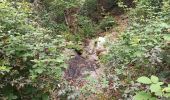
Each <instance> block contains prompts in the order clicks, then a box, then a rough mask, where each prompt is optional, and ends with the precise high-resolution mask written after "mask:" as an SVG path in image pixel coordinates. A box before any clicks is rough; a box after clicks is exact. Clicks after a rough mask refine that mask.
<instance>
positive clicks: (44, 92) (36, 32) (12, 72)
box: [0, 0, 66, 100]
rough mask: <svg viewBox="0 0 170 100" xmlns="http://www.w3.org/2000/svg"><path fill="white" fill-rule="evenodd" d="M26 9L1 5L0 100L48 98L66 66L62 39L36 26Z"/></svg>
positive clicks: (16, 4)
mask: <svg viewBox="0 0 170 100" xmlns="http://www.w3.org/2000/svg"><path fill="white" fill-rule="evenodd" d="M29 7H30V6H29V4H28V3H27V2H8V1H6V0H4V2H1V3H0V12H1V14H0V28H1V31H0V55H1V57H0V89H1V91H0V96H1V98H0V99H8V100H12V99H45V98H46V99H48V98H50V95H51V92H50V91H51V90H52V89H54V88H55V87H56V86H57V84H59V81H60V79H61V75H62V68H64V67H65V64H64V60H65V58H66V57H65V56H64V55H63V54H62V53H61V52H62V49H61V48H62V47H63V46H64V44H63V42H64V39H62V37H61V36H56V37H53V36H50V35H49V34H48V33H49V32H48V30H46V29H42V28H40V27H35V26H34V25H33V20H32V19H30V18H29V17H30V16H31V13H32V12H31V10H29V9H30V8H29Z"/></svg>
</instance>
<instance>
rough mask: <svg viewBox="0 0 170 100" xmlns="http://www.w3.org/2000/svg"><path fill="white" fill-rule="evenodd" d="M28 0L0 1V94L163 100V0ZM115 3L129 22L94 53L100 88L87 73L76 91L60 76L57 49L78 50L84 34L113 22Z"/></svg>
mask: <svg viewBox="0 0 170 100" xmlns="http://www.w3.org/2000/svg"><path fill="white" fill-rule="evenodd" d="M31 1H32V0H28V1H26V0H0V99H2V100H50V99H52V100H53V99H54V100H55V99H59V98H60V99H61V100H67V99H79V97H82V94H83V96H84V98H85V97H86V96H87V97H88V96H89V95H90V94H93V95H95V96H97V100H98V99H99V100H112V99H113V100H119V99H123V100H131V99H132V98H133V99H134V100H157V99H161V100H162V99H165V100H168V99H169V98H168V97H170V94H169V90H170V88H169V82H170V80H169V75H170V68H169V67H170V50H169V46H170V1H169V0H134V2H133V3H132V1H133V0H128V1H129V2H127V1H126V0H120V1H118V0H115V1H112V0H109V1H105V0H103V1H102V0H85V1H83V0H82V1H81V0H71V1H65V0H42V1H41V0H33V1H34V2H31ZM130 2H131V3H130ZM132 5H133V6H132ZM130 7H132V8H130ZM115 9H120V11H119V14H122V13H120V12H123V13H126V14H127V15H128V19H129V22H128V27H127V29H126V30H125V31H124V32H122V33H119V36H118V39H117V40H116V41H115V42H114V43H113V42H109V45H106V46H108V48H109V52H108V54H107V55H105V56H102V57H100V60H101V62H103V64H104V68H105V72H106V73H104V74H105V75H104V76H105V77H101V80H102V85H104V87H103V91H104V92H101V91H100V93H98V92H97V90H95V89H94V88H93V85H95V84H98V82H97V81H94V80H93V79H90V78H89V80H91V81H90V84H93V85H90V84H89V85H87V86H85V87H83V88H82V89H81V90H80V91H77V90H76V88H75V87H73V86H70V85H69V84H68V83H67V81H65V79H64V78H63V77H62V76H63V72H64V70H65V69H66V67H67V63H66V61H67V60H68V59H69V58H70V56H68V55H66V54H65V53H63V51H64V49H65V48H69V49H70V48H72V49H74V50H78V51H80V50H82V48H81V46H82V43H83V41H85V40H86V39H93V38H95V37H97V36H100V35H101V34H100V33H103V32H105V31H108V30H110V29H112V28H115V27H119V26H118V24H117V23H116V20H115V19H114V15H113V16H112V13H115ZM117 12H118V11H117ZM69 42H72V45H71V46H70V45H68V43H69ZM145 76H147V77H145ZM150 76H151V78H150ZM156 76H157V77H156ZM148 77H149V78H148ZM158 78H159V79H158ZM136 80H137V81H136ZM159 81H161V82H159ZM145 84H146V85H145ZM59 96H60V97H59ZM58 97H59V98H58Z"/></svg>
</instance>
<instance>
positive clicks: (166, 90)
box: [162, 87, 170, 92]
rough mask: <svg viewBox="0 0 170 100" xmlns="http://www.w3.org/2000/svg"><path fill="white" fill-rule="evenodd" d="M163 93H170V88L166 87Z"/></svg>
mask: <svg viewBox="0 0 170 100" xmlns="http://www.w3.org/2000/svg"><path fill="white" fill-rule="evenodd" d="M162 91H165V92H170V87H166V88H164V89H163V90H162Z"/></svg>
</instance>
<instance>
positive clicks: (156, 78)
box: [151, 75, 159, 83]
mask: <svg viewBox="0 0 170 100" xmlns="http://www.w3.org/2000/svg"><path fill="white" fill-rule="evenodd" d="M151 81H152V82H153V83H158V82H159V79H158V77H156V76H154V75H152V76H151Z"/></svg>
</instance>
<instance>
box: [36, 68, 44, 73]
mask: <svg viewBox="0 0 170 100" xmlns="http://www.w3.org/2000/svg"><path fill="white" fill-rule="evenodd" d="M35 71H36V72H37V73H39V74H41V73H42V72H43V71H44V69H42V68H39V69H36V70H35Z"/></svg>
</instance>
